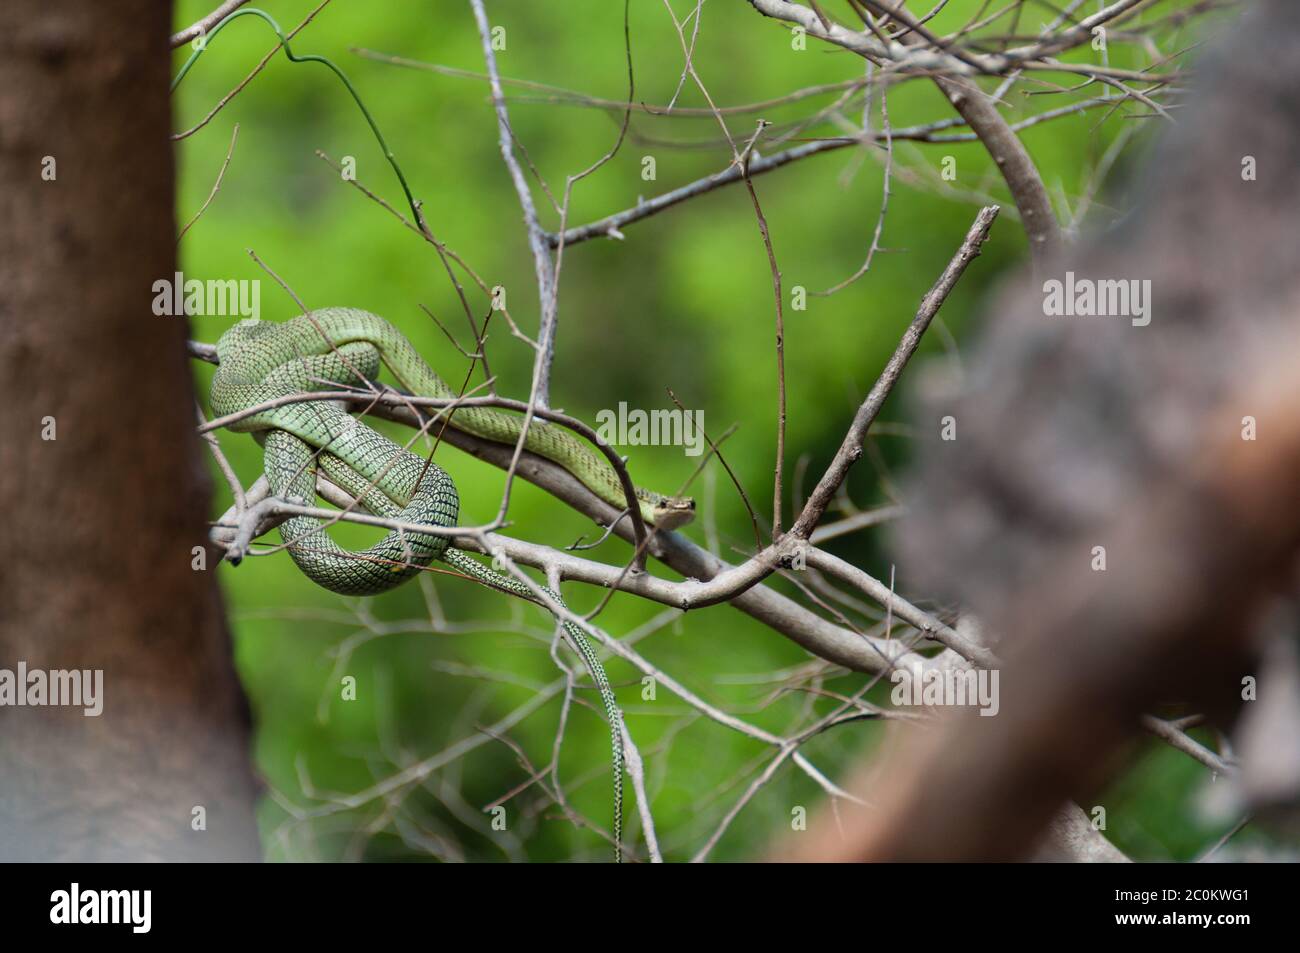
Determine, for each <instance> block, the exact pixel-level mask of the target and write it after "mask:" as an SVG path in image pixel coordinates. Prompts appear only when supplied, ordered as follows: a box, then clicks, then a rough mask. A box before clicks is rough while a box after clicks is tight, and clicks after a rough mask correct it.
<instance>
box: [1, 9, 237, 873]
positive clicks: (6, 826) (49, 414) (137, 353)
mask: <svg viewBox="0 0 1300 953" xmlns="http://www.w3.org/2000/svg"><path fill="white" fill-rule="evenodd" d="M170 13H171V4H170V3H168V2H166V0H124V2H115V3H86V2H84V0H10V3H9V4H8V5H7V7H6V11H5V22H6V26H5V28H4V30H3V31H2V32H0V182H3V183H4V184H3V186H2V187H0V400H3V407H4V412H3V418H2V419H3V454H4V459H3V464H2V465H0V512H3V514H4V523H5V530H6V532H5V533H4V534H3V537H0V566H3V575H2V576H0V680H2V679H3V678H4V670H8V671H9V672H12V673H15V674H17V671H18V669H19V666H20V664H22V663H25V666H26V669H27V671H28V672H29V673H31V672H33V671H34V670H43V671H51V670H87V671H91V672H93V671H94V670H102V673H103V675H102V679H103V681H102V685H103V688H102V706H103V707H102V713H101V714H99V715H98V716H87V715H86V714H85V713H84V712H85V711H86V709H85V708H84V707H76V706H67V707H55V706H46V707H30V706H24V707H18V706H15V705H14V700H15V699H14V698H12V697H11V698H9V699H8V700H7V701H6V703H5V704H4V705H3V707H0V859H3V860H74V859H75V860H93V861H99V860H153V859H157V860H255V859H257V858H258V857H259V856H260V850H259V846H258V842H257V834H256V827H255V824H254V817H253V802H254V797H255V795H256V784H255V782H254V779H253V775H252V770H251V766H250V763H249V751H248V735H249V718H248V710H247V705H246V702H245V700H244V698H243V695H242V692H241V691H240V688H239V684H238V681H237V680H236V676H235V672H234V666H233V664H232V659H231V643H230V637H229V633H228V632H227V629H226V624H225V618H224V614H223V611H222V604H221V599H220V595H219V593H218V591H217V584H216V580H215V578H214V570H215V567H211V568H208V569H207V570H202V569H195V568H193V560H194V558H195V557H194V551H195V547H202V546H203V543H204V536H205V526H204V519H205V516H206V514H207V513H208V504H209V496H210V486H209V483H208V478H207V476H206V473H205V468H204V464H203V458H202V456H201V455H200V444H199V441H198V439H197V438H196V436H195V432H194V419H195V418H194V395H193V384H192V381H191V378H190V374H189V369H188V367H187V363H186V361H187V359H186V357H185V338H186V334H187V328H186V323H185V320H184V319H183V318H172V317H158V316H155V315H154V314H153V313H152V310H151V308H150V304H151V301H152V298H153V292H152V290H151V289H152V285H153V282H154V281H155V280H157V279H159V278H170V277H171V275H172V274H173V272H174V271H175V261H176V254H175V231H174V223H173V218H172V203H173V181H174V176H173V168H172V148H171V144H170V142H169V141H168V138H167V137H168V133H169V131H170V107H169V99H168V93H167V85H168V71H169V68H170V59H171V57H170V55H169V53H168V49H167V36H168V28H169V26H170ZM50 438H53V439H50ZM29 677H30V676H29ZM87 684H88V685H90V686H93V676H92V677H91V680H90V681H88V683H87ZM10 685H11V689H12V687H13V686H12V682H11V683H10ZM29 685H30V683H29ZM29 685H21V684H20V685H18V686H17V689H18V694H19V695H21V694H23V692H24V689H26V688H28V687H29ZM3 689H4V685H3V684H2V683H0V699H2V698H3V697H4V695H3ZM29 697H30V694H29ZM91 710H93V709H91ZM200 809H201V810H200Z"/></svg>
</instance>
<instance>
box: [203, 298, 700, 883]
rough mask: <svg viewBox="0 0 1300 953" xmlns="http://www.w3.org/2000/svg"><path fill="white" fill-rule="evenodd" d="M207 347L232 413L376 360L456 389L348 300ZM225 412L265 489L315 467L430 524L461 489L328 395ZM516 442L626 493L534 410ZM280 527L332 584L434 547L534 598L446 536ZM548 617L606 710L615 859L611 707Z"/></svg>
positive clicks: (427, 392) (403, 573) (379, 508)
mask: <svg viewBox="0 0 1300 953" xmlns="http://www.w3.org/2000/svg"><path fill="white" fill-rule="evenodd" d="M217 355H218V358H219V360H220V365H219V367H218V369H217V372H216V375H215V376H214V377H213V380H212V394H211V405H212V410H213V412H214V413H215V414H218V415H221V416H226V415H230V414H239V413H244V412H246V411H248V410H249V409H250V408H253V407H257V406H259V405H262V404H264V403H267V402H270V401H273V400H275V399H276V398H279V397H284V396H288V395H292V394H300V393H303V392H306V391H316V390H320V389H321V387H322V384H325V383H334V384H340V385H346V386H353V387H364V386H369V384H370V382H371V381H373V380H374V379H375V378H376V377H377V376H378V374H379V370H380V365H381V364H382V365H384V366H386V367H387V368H388V370H389V372H390V373H391V374H392V375H393V376H394V377H395V378H396V380H397V383H398V385H399V386H400V387H402V388H404V389H405V390H407V391H408V392H410V393H412V394H415V395H419V396H423V397H435V398H446V399H451V398H454V397H456V394H455V392H454V391H452V390H451V388H450V387H448V386H447V384H446V383H445V382H444V381H443V380H442V379H441V378H440V377H438V375H437V374H436V373H435V372H434V371H433V370H432V369H431V368H430V367H429V365H428V364H427V363H426V362H425V361H424V359H423V358H422V357H420V355H419V353H418V352H417V351H416V350H415V348H414V347H412V345H411V344H410V342H409V341H407V339H406V337H405V336H404V335H402V333H401V332H400V331H398V330H397V329H396V328H395V327H394V326H393V325H392V324H390V323H389V322H388V321H386V320H384V319H383V318H381V317H379V316H378V315H375V314H371V313H370V312H367V311H361V310H357V309H354V308H324V309H321V310H317V311H313V312H310V313H308V314H303V315H300V316H298V317H296V318H292V319H290V320H288V321H283V322H269V321H258V320H247V321H242V322H240V323H239V324H236V325H234V326H233V327H231V328H230V329H229V330H228V331H227V332H226V333H225V334H224V335H222V337H221V340H220V341H218V342H217ZM228 426H229V429H231V430H233V431H237V432H247V433H252V434H253V435H254V437H255V438H256V439H257V440H258V441H259V442H260V443H261V444H262V446H263V449H264V457H265V463H264V465H265V469H266V476H267V481H268V483H269V485H270V489H271V492H272V494H274V495H275V496H277V497H280V498H282V499H286V500H299V501H302V502H304V503H307V502H310V501H311V500H313V499H314V498H315V495H316V479H317V476H318V470H319V473H320V475H323V476H324V478H325V479H326V480H328V481H329V482H331V483H333V484H335V485H336V486H338V487H340V488H341V489H343V490H345V491H347V492H348V493H350V494H351V495H352V496H353V497H355V498H356V499H357V500H359V501H360V503H361V505H362V506H364V507H365V508H366V509H367V510H369V511H370V512H372V513H373V514H375V515H376V516H381V517H385V518H390V519H395V520H400V521H402V522H407V523H418V524H423V525H428V526H431V527H452V526H455V525H456V520H457V516H458V514H459V509H460V500H459V495H458V493H457V491H456V484H455V483H454V482H453V480H452V479H451V477H450V476H449V475H448V474H447V472H446V471H445V470H443V469H442V468H441V467H439V466H438V465H437V464H435V463H432V462H426V461H425V460H424V459H423V458H421V457H419V456H417V455H415V454H414V453H411V452H410V451H408V450H406V449H405V448H403V447H401V446H400V445H398V444H396V443H394V442H393V441H392V440H390V439H388V437H386V436H384V435H383V434H381V433H379V432H378V431H376V430H374V429H373V428H371V427H368V426H366V425H365V424H364V423H362V422H361V421H359V420H358V419H357V418H355V417H353V416H351V415H350V414H348V413H347V412H346V411H345V410H343V409H342V408H341V407H340V405H339V404H338V403H336V402H332V401H324V400H322V401H307V402H301V403H291V404H286V405H283V406H279V407H276V408H274V409H269V410H260V411H257V412H255V413H251V414H248V415H247V416H244V417H243V418H241V419H239V420H237V421H235V422H234V423H231V424H229V425H228ZM450 426H453V427H455V428H456V429H459V430H463V431H466V432H468V433H471V434H474V435H476V436H478V437H482V438H484V439H488V440H493V441H497V442H500V443H506V444H511V445H513V444H514V443H515V442H516V441H517V440H518V438H519V434H520V430H521V428H522V417H520V416H519V415H516V414H512V413H508V412H506V411H502V410H498V409H496V408H491V407H460V408H457V409H456V411H455V413H454V414H453V415H452V416H451V419H450ZM525 447H526V448H527V449H528V450H530V451H532V452H534V453H537V454H539V455H541V456H543V457H546V458H547V459H549V460H552V461H554V462H555V463H558V464H560V465H561V466H563V467H564V468H565V469H566V470H568V471H569V472H570V473H571V474H573V475H574V476H575V477H577V478H578V479H579V480H580V481H581V482H582V483H583V484H584V485H585V486H587V487H588V488H589V489H590V490H592V492H594V493H595V494H596V495H598V496H600V497H601V498H602V499H604V500H606V501H607V502H609V503H611V504H612V505H614V506H617V507H619V508H620V509H621V508H623V507H624V506H625V497H624V495H623V491H622V487H621V485H620V483H619V481H618V477H617V474H616V473H615V471H614V469H613V467H611V466H610V464H609V461H608V460H606V459H605V458H604V457H603V456H601V455H600V454H598V453H596V452H595V451H594V450H593V449H591V448H590V447H589V446H588V445H587V444H585V443H583V442H582V441H580V440H578V439H577V438H576V437H574V436H573V435H571V434H570V433H569V432H568V431H566V430H564V429H562V428H560V427H557V426H554V425H551V424H547V423H545V422H543V421H538V420H534V421H533V422H532V423H531V424H530V425H529V430H528V435H527V438H526V442H525ZM426 463H427V465H426ZM637 497H638V502H639V504H640V507H641V511H642V515H643V517H644V518H645V519H646V521H647V522H650V523H654V524H656V525H658V526H659V527H660V528H666V527H668V526H674V525H681V524H682V523H684V522H686V521H687V520H689V519H690V516H691V514H692V511H693V507H694V503H693V501H691V500H689V499H687V498H677V497H665V496H662V495H660V494H656V493H651V492H650V491H646V490H640V489H638V490H637ZM280 535H281V538H282V539H283V540H284V543H285V545H286V547H287V548H288V551H289V554H290V556H291V557H292V558H293V560H294V562H295V563H296V564H297V565H298V567H299V568H300V569H301V570H302V571H303V572H304V573H305V574H306V575H307V576H308V578H310V579H312V580H313V581H314V582H316V583H318V584H319V585H321V586H324V587H325V588H326V589H329V590H331V591H333V592H338V593H343V594H347V595H359V596H368V595H375V594H377V593H380V592H384V591H386V590H388V589H392V588H393V587H394V586H397V585H400V584H401V583H403V582H405V581H406V580H407V579H410V578H411V577H412V576H414V575H415V574H417V573H419V572H421V571H422V570H423V569H424V567H426V566H428V565H429V563H431V562H432V561H433V560H435V559H441V560H442V561H443V562H445V563H447V564H448V565H450V566H451V567H452V568H454V569H456V570H457V571H459V572H461V573H463V574H464V575H466V576H468V577H469V578H471V579H473V580H475V581H477V582H479V583H481V584H483V585H486V586H489V587H491V588H493V589H497V590H500V591H502V592H506V593H509V594H511V595H515V596H518V597H520V598H523V599H526V600H528V601H530V602H534V603H537V604H540V605H543V606H545V603H543V602H542V600H541V599H539V598H538V596H537V595H536V593H535V591H534V590H533V589H531V588H530V587H528V586H526V585H524V584H523V583H521V582H519V581H518V580H516V579H514V578H512V577H510V576H506V575H503V574H501V573H498V572H495V571H493V570H491V569H489V568H487V567H486V566H484V565H483V564H482V563H480V562H479V561H478V560H477V559H475V558H474V557H472V556H470V555H468V554H467V553H464V552H461V551H460V550H458V549H455V548H453V547H451V546H449V545H448V542H449V537H448V536H433V535H427V534H423V533H404V532H401V531H398V530H393V531H390V532H389V533H388V534H387V535H386V536H384V538H383V539H381V540H380V541H379V542H377V543H375V544H374V545H373V546H371V547H370V548H368V549H366V550H364V551H361V552H354V551H349V550H345V549H343V548H342V547H340V546H339V545H338V544H336V543H335V542H334V541H333V540H332V539H330V537H329V536H328V535H326V533H325V530H324V526H323V524H322V523H321V521H320V520H318V519H316V518H315V517H307V516H295V517H292V518H291V519H289V520H287V521H286V522H285V523H284V524H282V525H281V527H280ZM538 588H539V589H540V590H541V591H542V592H544V593H545V594H546V595H547V596H548V597H549V598H550V599H552V600H554V602H555V603H556V604H558V605H559V606H561V607H564V601H563V600H562V599H561V598H560V595H559V593H557V592H555V591H554V590H552V589H550V588H548V587H545V586H539V587H538ZM565 611H566V612H567V611H568V610H567V608H566V609H565ZM560 622H561V625H562V626H563V629H564V631H565V633H566V635H567V636H568V638H569V640H570V642H571V643H572V645H573V647H574V649H575V650H576V651H577V652H578V654H579V656H581V658H582V660H583V663H584V664H585V665H586V667H587V668H588V670H589V671H590V672H591V676H592V678H593V680H594V681H595V683H596V687H597V689H598V690H599V692H600V697H601V701H602V703H603V706H604V709H605V715H606V717H607V719H608V721H609V726H610V738H611V746H612V762H613V767H614V854H615V860H621V859H622V849H621V846H620V845H621V842H622V815H623V739H622V712H621V711H620V710H619V707H618V703H617V701H616V700H615V698H614V692H613V690H612V688H611V687H610V684H609V679H608V678H607V677H606V675H605V670H604V667H603V666H602V665H601V663H600V659H599V658H598V657H597V656H596V653H595V651H594V650H593V648H592V646H591V643H590V642H589V641H588V640H587V637H586V635H585V634H584V633H583V631H582V630H581V629H580V628H579V627H578V626H577V625H575V624H574V623H572V622H570V621H568V620H566V619H561V620H560Z"/></svg>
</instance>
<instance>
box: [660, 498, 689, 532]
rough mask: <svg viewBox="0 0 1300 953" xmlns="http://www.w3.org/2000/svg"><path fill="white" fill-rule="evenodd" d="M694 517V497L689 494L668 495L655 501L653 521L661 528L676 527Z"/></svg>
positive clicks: (683, 524)
mask: <svg viewBox="0 0 1300 953" xmlns="http://www.w3.org/2000/svg"><path fill="white" fill-rule="evenodd" d="M693 519H695V499H694V498H693V497H689V496H668V497H664V498H663V499H662V500H659V501H658V502H656V503H655V507H654V517H653V522H654V525H655V526H656V527H658V528H659V529H662V530H671V529H677V527H679V526H685V525H686V524H687V523H689V522H690V521H691V520H693Z"/></svg>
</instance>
